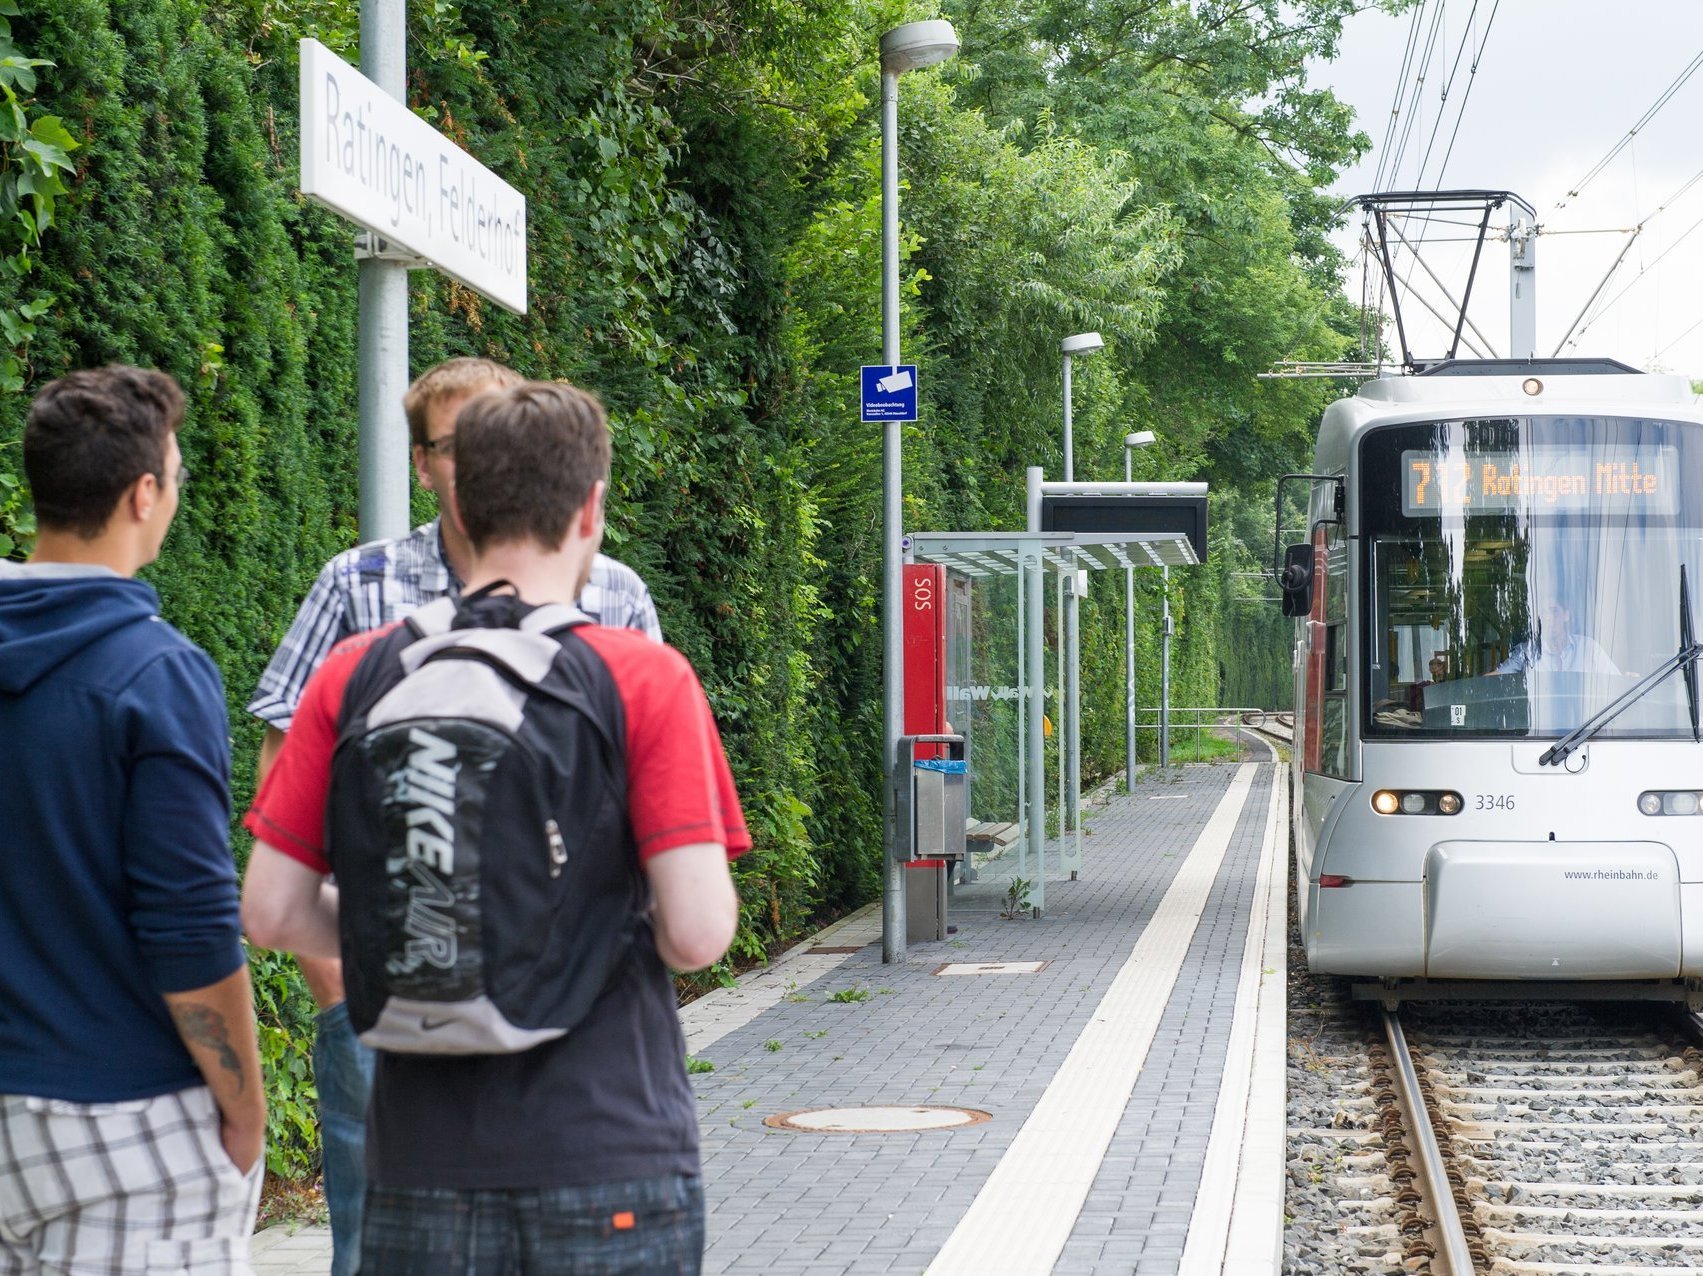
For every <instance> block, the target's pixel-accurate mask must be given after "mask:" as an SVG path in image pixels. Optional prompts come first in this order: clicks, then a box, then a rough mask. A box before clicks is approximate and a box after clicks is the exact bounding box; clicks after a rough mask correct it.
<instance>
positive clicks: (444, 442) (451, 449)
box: [420, 433, 455, 456]
mask: <svg viewBox="0 0 1703 1276" xmlns="http://www.w3.org/2000/svg"><path fill="white" fill-rule="evenodd" d="M420 446H421V447H423V448H424V449H425V450H426V451H428V452H430V453H431V454H432V455H433V456H453V455H455V435H454V434H453V433H451V434H446V435H444V436H443V437H442V438H437V439H427V440H426V441H425V442H424V443H422V444H420Z"/></svg>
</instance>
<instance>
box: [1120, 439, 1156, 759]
mask: <svg viewBox="0 0 1703 1276" xmlns="http://www.w3.org/2000/svg"><path fill="white" fill-rule="evenodd" d="M1152 442H1153V431H1152V430H1137V431H1135V432H1134V433H1133V434H1126V435H1124V482H1126V483H1133V482H1134V481H1135V475H1134V471H1133V469H1132V468H1131V466H1130V454H1131V453H1132V452H1133V451H1134V450H1135V449H1136V448H1138V447H1147V446H1149V445H1150V444H1151V443H1152ZM1124 784H1125V785H1127V786H1128V788H1129V790H1130V791H1131V792H1134V791H1135V568H1134V567H1133V566H1128V565H1126V566H1125V567H1124Z"/></svg>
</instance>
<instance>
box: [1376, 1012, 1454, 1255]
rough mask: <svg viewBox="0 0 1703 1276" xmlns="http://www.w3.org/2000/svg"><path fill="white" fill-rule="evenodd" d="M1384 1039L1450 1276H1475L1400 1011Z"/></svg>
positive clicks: (1388, 1020) (1388, 1016)
mask: <svg viewBox="0 0 1703 1276" xmlns="http://www.w3.org/2000/svg"><path fill="white" fill-rule="evenodd" d="M1384 1037H1385V1039H1386V1040H1387V1041H1388V1042H1389V1046H1390V1059H1391V1062H1392V1064H1393V1065H1394V1068H1395V1075H1396V1082H1397V1085H1398V1088H1399V1089H1400V1092H1401V1104H1402V1107H1403V1108H1404V1109H1405V1110H1406V1112H1407V1122H1408V1132H1409V1134H1411V1135H1412V1137H1413V1141H1414V1145H1415V1146H1416V1147H1417V1148H1418V1151H1419V1168H1420V1171H1421V1173H1423V1174H1424V1175H1425V1183H1426V1186H1427V1188H1429V1190H1430V1205H1431V1207H1432V1210H1433V1211H1434V1212H1435V1214H1436V1216H1437V1222H1436V1228H1437V1239H1438V1241H1439V1242H1440V1243H1441V1246H1442V1251H1443V1261H1444V1262H1445V1263H1446V1264H1447V1265H1448V1269H1449V1276H1473V1272H1474V1268H1473V1263H1472V1251H1471V1250H1470V1249H1468V1248H1467V1238H1466V1232H1465V1230H1464V1229H1463V1228H1462V1227H1461V1216H1460V1211H1459V1210H1457V1209H1456V1208H1455V1193H1454V1189H1453V1188H1452V1187H1450V1185H1449V1175H1448V1171H1447V1169H1446V1168H1445V1167H1444V1165H1443V1150H1442V1148H1440V1147H1439V1146H1438V1145H1437V1134H1436V1131H1435V1130H1433V1129H1432V1127H1431V1114H1430V1112H1428V1111H1427V1110H1426V1107H1425V1096H1424V1095H1423V1094H1421V1093H1420V1090H1419V1073H1418V1071H1417V1070H1416V1069H1415V1068H1414V1066H1413V1056H1412V1055H1410V1054H1408V1052H1407V1037H1406V1035H1405V1034H1404V1033H1403V1032H1402V1030H1401V1018H1400V1016H1399V1014H1398V1013H1397V1012H1396V1011H1393V1010H1386V1011H1384Z"/></svg>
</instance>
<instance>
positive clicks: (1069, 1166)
mask: <svg viewBox="0 0 1703 1276" xmlns="http://www.w3.org/2000/svg"><path fill="white" fill-rule="evenodd" d="M1257 772H1258V764H1256V763H1251V762H1249V763H1243V764H1242V765H1241V766H1240V767H1238V768H1237V771H1236V775H1235V778H1234V779H1232V781H1231V782H1230V785H1229V788H1228V789H1227V790H1226V791H1225V794H1224V796H1223V798H1222V799H1220V801H1219V803H1218V806H1217V808H1216V809H1215V810H1214V811H1213V813H1212V816H1211V818H1210V819H1208V820H1207V822H1206V827H1205V828H1203V829H1202V830H1201V832H1200V835H1199V836H1198V837H1197V838H1196V839H1195V843H1194V846H1193V848H1192V849H1191V850H1190V851H1189V854H1188V856H1187V858H1186V859H1185V860H1184V861H1183V864H1182V866H1181V867H1180V868H1179V869H1178V870H1177V874H1176V877H1175V878H1173V879H1172V882H1171V885H1170V888H1169V889H1168V890H1167V891H1166V892H1165V896H1164V898H1163V899H1162V900H1161V901H1160V903H1159V907H1158V909H1157V910H1156V911H1155V912H1154V914H1153V916H1152V918H1151V919H1150V920H1149V921H1148V923H1147V925H1146V927H1145V928H1143V930H1142V932H1141V935H1140V936H1139V937H1138V938H1137V940H1136V942H1135V946H1134V947H1133V948H1132V949H1131V950H1130V954H1129V956H1128V958H1126V959H1125V961H1124V964H1123V966H1122V967H1121V968H1120V969H1119V971H1118V973H1117V975H1116V976H1115V977H1114V978H1113V980H1112V984H1111V987H1109V988H1108V989H1107V990H1106V993H1105V996H1104V997H1102V998H1101V1000H1100V1004H1099V1005H1098V1006H1097V1007H1095V1009H1094V1013H1093V1014H1092V1015H1091V1016H1089V1020H1088V1023H1087V1024H1086V1025H1085V1026H1084V1027H1083V1030H1082V1033H1081V1035H1080V1036H1078V1037H1077V1039H1076V1042H1075V1044H1074V1045H1073V1046H1072V1047H1071V1049H1070V1053H1069V1055H1068V1056H1066V1058H1065V1060H1064V1062H1063V1063H1062V1064H1061V1065H1060V1066H1059V1069H1058V1071H1057V1072H1056V1073H1055V1074H1054V1075H1053V1078H1052V1080H1051V1082H1049V1083H1048V1085H1047V1088H1046V1091H1045V1092H1044V1093H1043V1094H1042V1095H1041V1098H1040V1100H1039V1102H1037V1103H1036V1105H1035V1108H1034V1111H1032V1112H1031V1113H1030V1114H1029V1118H1028V1120H1027V1121H1025V1122H1024V1123H1023V1127H1022V1129H1020V1130H1019V1131H1018V1132H1017V1137H1016V1138H1015V1139H1013V1140H1012V1143H1011V1146H1010V1147H1009V1148H1007V1149H1006V1152H1005V1155H1004V1156H1003V1157H1001V1158H1000V1161H999V1164H998V1165H996V1166H995V1167H994V1170H993V1173H992V1174H990V1175H989V1176H988V1180H987V1182H986V1183H984V1184H983V1185H982V1189H981V1191H980V1192H979V1193H977V1195H976V1199H975V1200H974V1201H972V1202H971V1204H970V1208H969V1209H968V1210H967V1211H966V1212H965V1214H964V1216H963V1217H962V1218H961V1219H959V1220H958V1225H957V1227H955V1228H954V1229H953V1231H952V1234H951V1235H950V1236H949V1237H947V1240H946V1244H945V1245H944V1246H942V1247H941V1250H940V1253H939V1254H937V1255H936V1256H935V1259H934V1261H933V1262H932V1263H930V1264H929V1266H928V1276H986V1273H989V1272H995V1271H997V1272H1000V1273H1002V1274H1003V1276H1025V1274H1027V1273H1034V1274H1035V1276H1045V1274H1046V1273H1050V1272H1051V1271H1052V1270H1053V1265H1054V1263H1055V1262H1056V1261H1057V1259H1058V1256H1059V1253H1060V1252H1061V1251H1062V1250H1063V1249H1064V1246H1065V1242H1067V1241H1068V1240H1069V1239H1070V1233H1071V1231H1072V1229H1073V1228H1074V1227H1075V1224H1076V1219H1077V1216H1078V1215H1079V1214H1080V1213H1081V1212H1082V1203H1083V1201H1084V1200H1086V1199H1087V1196H1088V1193H1089V1191H1090V1190H1091V1189H1092V1188H1093V1185H1094V1178H1095V1175H1096V1174H1097V1173H1098V1172H1099V1168H1100V1163H1101V1162H1102V1161H1103V1160H1104V1159H1105V1155H1106V1148H1107V1147H1108V1146H1109V1145H1110V1143H1111V1141H1112V1136H1113V1135H1114V1134H1116V1133H1117V1128H1118V1123H1119V1121H1120V1120H1121V1119H1122V1118H1123V1114H1124V1111H1125V1109H1126V1108H1127V1107H1128V1105H1129V1097H1130V1094H1131V1092H1132V1091H1133V1090H1134V1089H1135V1084H1136V1081H1137V1079H1138V1078H1139V1077H1140V1075H1141V1069H1142V1067H1143V1065H1144V1064H1145V1063H1146V1060H1147V1052H1148V1049H1149V1048H1150V1047H1151V1046H1152V1044H1153V1037H1154V1034H1155V1033H1156V1032H1157V1030H1158V1027H1159V1021H1160V1019H1161V1018H1162V1017H1163V1016H1164V1013H1165V1008H1166V1006H1167V1004H1168V1003H1169V1001H1170V998H1171V992H1172V989H1173V988H1174V987H1175V986H1176V981H1177V975H1178V973H1179V972H1180V971H1181V969H1182V964H1183V961H1184V959H1185V958H1186V957H1187V955H1188V949H1189V944H1190V943H1191V942H1192V940H1193V938H1194V933H1195V931H1196V929H1197V928H1198V927H1199V925H1200V919H1201V915H1202V914H1203V912H1204V911H1205V907H1206V901H1207V899H1208V897H1209V896H1210V894H1211V892H1212V887H1213V884H1214V882H1215V881H1216V880H1217V877H1218V871H1219V868H1220V866H1221V865H1222V864H1223V861H1224V854H1225V852H1226V851H1227V850H1228V849H1229V845H1230V839H1231V838H1232V837H1233V836H1234V835H1235V831H1236V825H1237V823H1238V822H1239V821H1240V818H1241V813H1242V810H1243V808H1244V807H1245V806H1246V805H1247V800H1248V794H1249V792H1250V790H1251V789H1252V787H1253V778H1254V776H1255V774H1256V773H1257Z"/></svg>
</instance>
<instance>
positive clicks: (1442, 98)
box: [1415, 0, 1479, 190]
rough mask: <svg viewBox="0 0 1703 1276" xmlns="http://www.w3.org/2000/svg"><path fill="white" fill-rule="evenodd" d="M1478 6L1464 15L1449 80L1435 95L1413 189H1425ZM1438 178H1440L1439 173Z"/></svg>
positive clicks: (1473, 2) (1450, 65)
mask: <svg viewBox="0 0 1703 1276" xmlns="http://www.w3.org/2000/svg"><path fill="white" fill-rule="evenodd" d="M1478 5H1479V0H1472V11H1471V12H1469V13H1468V14H1467V15H1466V25H1465V26H1464V27H1462V28H1461V41H1460V43H1459V44H1458V45H1456V46H1455V60H1454V61H1453V62H1451V63H1450V64H1449V78H1448V79H1446V80H1444V81H1443V87H1442V89H1441V91H1440V92H1439V93H1438V94H1437V118H1436V119H1435V120H1434V121H1433V122H1432V124H1431V136H1430V137H1429V138H1427V139H1426V142H1425V155H1424V157H1423V158H1421V159H1420V161H1419V181H1418V183H1417V185H1416V187H1415V189H1418V190H1424V189H1425V170H1426V169H1427V168H1429V167H1431V152H1432V151H1433V150H1435V149H1436V147H1437V135H1438V134H1439V133H1441V132H1442V131H1443V119H1444V117H1445V116H1447V115H1448V110H1447V107H1448V105H1449V90H1450V89H1452V88H1454V87H1455V77H1456V76H1457V75H1459V74H1460V70H1461V58H1462V57H1464V56H1465V55H1466V47H1467V45H1468V44H1469V43H1471V41H1472V20H1473V19H1474V18H1476V17H1477V16H1478ZM1457 118H1458V117H1457ZM1438 176H1439V177H1441V173H1440V172H1439V174H1438Z"/></svg>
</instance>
